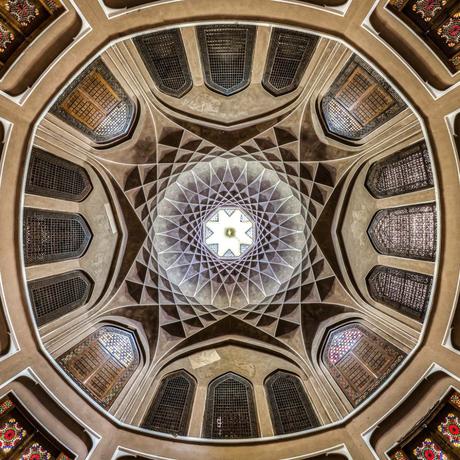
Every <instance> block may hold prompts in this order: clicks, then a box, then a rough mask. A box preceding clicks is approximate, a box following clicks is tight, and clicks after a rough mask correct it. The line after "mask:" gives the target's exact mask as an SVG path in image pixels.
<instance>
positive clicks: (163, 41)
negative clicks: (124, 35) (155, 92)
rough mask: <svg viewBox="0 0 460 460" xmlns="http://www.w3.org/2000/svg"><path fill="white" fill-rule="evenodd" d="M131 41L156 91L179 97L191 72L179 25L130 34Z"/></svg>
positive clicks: (190, 83)
mask: <svg viewBox="0 0 460 460" xmlns="http://www.w3.org/2000/svg"><path fill="white" fill-rule="evenodd" d="M134 44H135V45H136V47H137V50H138V51H139V54H140V55H141V57H142V60H143V61H144V64H145V66H146V68H147V70H148V71H149V74H150V76H151V77H152V79H153V81H154V82H155V84H156V85H157V86H158V88H159V89H160V91H163V92H164V93H166V94H169V95H170V96H174V97H182V96H183V95H184V94H186V93H187V92H188V91H190V89H191V88H192V85H193V83H192V76H191V75H190V69H189V66H188V61H187V55H186V54H185V49H184V43H183V41H182V36H181V33H180V30H179V29H173V30H167V31H164V32H155V33H152V34H147V35H141V36H139V37H136V38H134Z"/></svg>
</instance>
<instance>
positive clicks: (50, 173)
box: [26, 147, 92, 201]
mask: <svg viewBox="0 0 460 460" xmlns="http://www.w3.org/2000/svg"><path fill="white" fill-rule="evenodd" d="M91 189H92V185H91V181H90V178H89V176H88V173H87V172H86V171H85V169H84V168H82V167H81V166H78V165H76V164H75V163H72V162H70V161H67V160H64V159H63V158H59V157H57V156H55V155H51V154H50V153H48V152H45V151H44V150H41V149H39V148H37V147H33V148H32V153H31V155H30V163H29V171H28V174H27V182H26V193H31V194H34V195H42V196H47V197H51V198H58V199H62V200H70V201H83V200H84V199H85V198H86V197H87V196H88V194H89V193H90V191H91Z"/></svg>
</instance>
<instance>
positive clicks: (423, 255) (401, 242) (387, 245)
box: [368, 203, 437, 261]
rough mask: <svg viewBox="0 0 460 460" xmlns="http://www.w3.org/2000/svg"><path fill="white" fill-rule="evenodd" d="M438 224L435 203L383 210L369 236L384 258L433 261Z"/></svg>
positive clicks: (379, 213)
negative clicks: (387, 256)
mask: <svg viewBox="0 0 460 460" xmlns="http://www.w3.org/2000/svg"><path fill="white" fill-rule="evenodd" d="M436 222H437V219H436V205H435V204H434V203H431V204H422V205H414V206H404V207H400V208H391V209H382V210H380V211H378V212H377V213H376V214H375V216H374V218H373V219H372V222H371V224H370V226H369V229H368V234H369V238H370V239H371V241H372V244H373V245H374V247H375V249H376V250H377V251H378V252H380V253H381V254H385V255H389V256H395V257H407V258H412V259H420V260H431V261H433V260H434V258H435V255H436V234H437V232H436V227H437V224H436Z"/></svg>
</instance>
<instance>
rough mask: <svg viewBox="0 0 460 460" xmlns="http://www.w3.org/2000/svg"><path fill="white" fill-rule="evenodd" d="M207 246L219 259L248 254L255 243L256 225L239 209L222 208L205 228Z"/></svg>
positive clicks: (207, 222)
mask: <svg viewBox="0 0 460 460" xmlns="http://www.w3.org/2000/svg"><path fill="white" fill-rule="evenodd" d="M204 232H205V244H206V246H207V247H208V249H209V250H210V251H211V252H213V253H214V254H215V255H216V256H217V257H221V258H222V259H230V258H235V257H240V256H242V255H243V254H244V253H246V252H247V251H248V250H249V249H250V248H251V246H252V245H253V243H254V223H253V222H252V221H251V219H249V217H248V216H247V215H246V213H245V212H243V211H241V210H240V209H238V208H220V209H218V210H217V211H215V212H214V213H213V214H212V215H211V217H210V218H209V220H207V221H206V223H205V226H204Z"/></svg>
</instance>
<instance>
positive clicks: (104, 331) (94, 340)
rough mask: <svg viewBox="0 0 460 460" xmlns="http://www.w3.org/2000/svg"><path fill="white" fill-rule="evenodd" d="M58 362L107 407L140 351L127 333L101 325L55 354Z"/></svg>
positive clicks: (129, 372)
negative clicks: (57, 354) (66, 349)
mask: <svg viewBox="0 0 460 460" xmlns="http://www.w3.org/2000/svg"><path fill="white" fill-rule="evenodd" d="M58 363H59V364H60V365H61V367H62V368H63V369H64V370H65V371H66V372H67V374H69V376H70V377H71V378H72V379H73V380H74V381H75V382H76V383H77V384H78V385H79V386H80V387H81V388H82V389H83V390H85V391H86V392H87V393H88V394H89V395H90V396H91V397H92V398H93V399H94V400H95V401H96V402H97V403H99V404H100V405H101V406H102V407H104V408H105V409H108V408H109V407H110V406H111V405H112V403H113V402H114V401H115V399H116V398H117V396H118V395H119V394H120V392H121V391H122V390H123V388H124V387H125V385H126V384H127V383H128V381H129V379H130V378H131V377H132V375H133V374H134V372H135V371H136V369H137V367H138V366H139V363H140V354H139V348H138V345H137V341H136V339H135V338H134V335H133V334H132V333H131V332H129V331H126V330H124V329H120V328H118V327H114V326H102V327H100V328H99V329H98V330H96V331H95V332H93V333H92V334H90V335H89V336H88V337H86V338H85V339H83V340H82V341H81V342H80V343H79V344H77V345H75V346H74V347H73V348H71V349H70V350H68V351H67V352H65V353H64V354H63V355H62V356H61V357H59V358H58Z"/></svg>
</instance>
